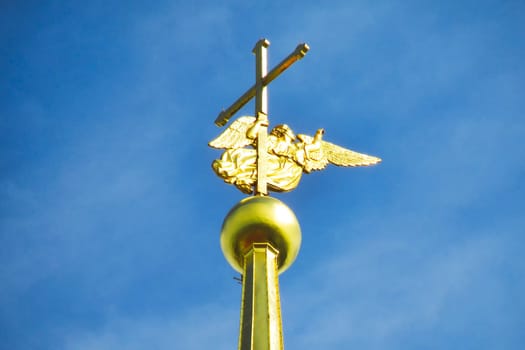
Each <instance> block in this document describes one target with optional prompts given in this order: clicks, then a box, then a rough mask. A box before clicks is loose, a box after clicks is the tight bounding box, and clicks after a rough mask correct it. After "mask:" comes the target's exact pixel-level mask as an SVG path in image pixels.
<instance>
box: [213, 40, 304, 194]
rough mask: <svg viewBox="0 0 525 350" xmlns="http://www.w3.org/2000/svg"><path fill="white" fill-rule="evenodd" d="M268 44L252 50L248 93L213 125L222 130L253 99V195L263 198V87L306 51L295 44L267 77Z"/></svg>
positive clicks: (265, 110)
mask: <svg viewBox="0 0 525 350" xmlns="http://www.w3.org/2000/svg"><path fill="white" fill-rule="evenodd" d="M269 46H270V42H269V41H268V40H267V39H261V40H259V41H258V42H257V43H256V44H255V47H254V48H253V53H254V54H255V84H254V85H253V86H252V87H251V88H250V89H248V91H246V92H245V93H244V94H243V95H242V96H241V97H240V98H239V99H237V101H235V102H234V103H233V104H232V105H231V106H230V107H229V108H228V109H226V110H223V111H222V112H221V113H220V114H219V116H218V117H217V119H216V120H215V124H217V126H224V125H226V123H227V122H228V120H229V119H230V117H231V116H232V115H233V114H235V113H236V112H237V111H238V110H239V109H241V108H242V106H244V105H245V104H246V103H247V102H248V101H249V100H251V99H252V98H253V97H255V118H256V120H257V121H258V122H259V123H258V124H259V125H260V128H259V130H258V133H257V168H256V169H257V182H256V186H255V190H254V192H255V194H256V195H267V194H268V189H267V182H266V171H267V169H266V167H267V164H266V153H267V152H266V138H267V135H268V134H267V133H268V128H267V127H268V89H267V85H268V84H270V82H271V81H272V80H274V79H275V78H277V76H279V75H280V74H281V73H282V72H284V71H285V70H286V69H287V68H288V67H290V66H291V65H292V64H293V63H295V62H296V61H297V60H299V59H301V58H303V57H304V55H306V53H307V52H308V50H309V49H310V48H309V47H308V45H306V44H304V43H303V44H299V45H298V46H297V47H296V48H295V50H294V51H293V52H292V53H291V54H290V55H288V57H286V58H285V59H284V60H283V61H282V62H281V63H279V64H278V65H277V66H276V67H274V68H273V69H272V70H271V71H270V73H267V71H268V47H269Z"/></svg>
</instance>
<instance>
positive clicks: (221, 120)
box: [215, 43, 310, 127]
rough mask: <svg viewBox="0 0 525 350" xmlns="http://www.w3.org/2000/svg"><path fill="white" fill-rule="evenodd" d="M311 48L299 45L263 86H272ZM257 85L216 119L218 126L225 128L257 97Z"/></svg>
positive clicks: (264, 80)
mask: <svg viewBox="0 0 525 350" xmlns="http://www.w3.org/2000/svg"><path fill="white" fill-rule="evenodd" d="M309 49H310V47H308V45H307V44H305V43H303V44H299V45H297V47H296V48H295V50H294V51H293V52H292V53H291V54H290V55H288V57H286V58H285V59H284V60H282V62H281V63H279V64H278V65H277V66H275V67H274V68H273V69H272V70H271V71H270V72H269V73H268V74H266V76H265V77H264V78H263V79H262V83H263V86H266V85H268V84H270V83H271V82H272V81H273V80H274V79H275V78H277V77H278V76H279V75H280V74H281V73H282V72H284V71H285V70H286V69H287V68H288V67H290V66H291V65H292V64H294V63H295V62H297V61H298V60H300V59H301V58H303V57H304V56H305V55H306V53H307V52H308V50H309ZM255 92H256V85H253V86H252V87H251V88H250V89H248V91H246V92H245V93H244V94H243V95H242V96H241V97H239V98H238V99H237V101H235V102H234V103H233V104H232V105H231V106H230V107H228V109H226V110H223V111H221V113H219V115H218V116H217V119H215V124H216V125H217V126H219V127H220V126H224V125H226V123H228V120H229V119H230V118H231V116H232V115H234V114H235V113H236V112H237V111H238V110H239V109H241V108H242V106H244V105H245V104H246V103H248V101H250V99H252V98H253V97H254V96H255Z"/></svg>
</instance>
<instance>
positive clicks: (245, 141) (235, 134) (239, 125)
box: [208, 116, 255, 149]
mask: <svg viewBox="0 0 525 350" xmlns="http://www.w3.org/2000/svg"><path fill="white" fill-rule="evenodd" d="M254 122H255V117H252V116H242V117H239V118H237V120H235V121H234V122H233V123H232V125H230V126H229V127H228V129H226V130H224V131H223V132H222V134H220V135H219V136H218V137H217V138H215V139H214V140H212V141H210V142H209V143H208V145H209V146H210V147H213V148H226V149H228V148H241V147H244V146H248V145H249V144H251V143H252V142H253V140H251V139H249V138H248V137H247V136H246V132H247V131H248V129H250V127H251V126H252V125H253V123H254Z"/></svg>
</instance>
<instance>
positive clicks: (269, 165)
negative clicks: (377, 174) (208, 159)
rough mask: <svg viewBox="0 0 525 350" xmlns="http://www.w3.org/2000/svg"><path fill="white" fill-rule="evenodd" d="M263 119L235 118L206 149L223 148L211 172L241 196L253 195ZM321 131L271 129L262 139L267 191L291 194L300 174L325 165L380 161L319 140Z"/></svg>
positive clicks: (284, 125) (264, 122) (299, 178)
mask: <svg viewBox="0 0 525 350" xmlns="http://www.w3.org/2000/svg"><path fill="white" fill-rule="evenodd" d="M267 126H268V122H267V121H266V120H264V119H256V118H255V117H252V116H243V117H239V118H238V119H237V120H236V121H235V122H233V123H232V124H231V125H230V126H229V127H228V128H227V129H226V130H225V131H224V132H222V134H220V135H219V136H218V137H217V138H216V139H214V140H212V141H210V143H209V146H210V147H213V148H219V149H225V151H224V153H223V154H222V156H221V158H220V159H216V160H214V161H213V163H212V168H213V170H214V171H215V173H216V174H217V175H218V176H219V177H221V178H223V179H224V182H226V183H229V184H233V185H235V186H236V187H237V188H238V189H239V190H241V191H242V192H244V193H247V194H251V193H253V188H254V186H255V184H256V181H257V139H258V137H257V135H258V133H259V130H260V129H261V128H262V127H267ZM323 134H324V129H319V130H317V132H316V133H315V135H314V136H313V137H311V136H308V135H302V134H298V135H295V134H294V132H293V131H292V129H290V127H289V126H288V125H286V124H280V125H277V126H275V127H274V128H273V129H272V130H271V131H270V133H269V134H268V137H267V139H266V147H265V149H266V154H265V165H266V166H265V168H266V182H267V187H268V190H270V191H275V192H286V191H291V190H293V189H294V188H296V187H297V185H299V181H300V180H301V175H302V174H303V172H305V173H310V172H312V171H315V170H322V169H324V168H325V167H326V166H327V165H328V163H332V164H334V165H338V166H352V167H355V166H365V165H372V164H376V163H379V162H380V161H381V159H379V158H377V157H373V156H369V155H366V154H362V153H357V152H354V151H351V150H348V149H345V148H343V147H340V146H337V145H334V144H333V143H330V142H326V141H323Z"/></svg>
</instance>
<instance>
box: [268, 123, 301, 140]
mask: <svg viewBox="0 0 525 350" xmlns="http://www.w3.org/2000/svg"><path fill="white" fill-rule="evenodd" d="M270 135H274V136H275V137H278V138H284V139H286V138H289V140H290V141H293V140H295V134H294V132H293V131H292V129H291V128H290V127H289V126H288V125H286V124H279V125H276V126H275V127H274V128H273V129H272V131H271V132H270Z"/></svg>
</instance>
